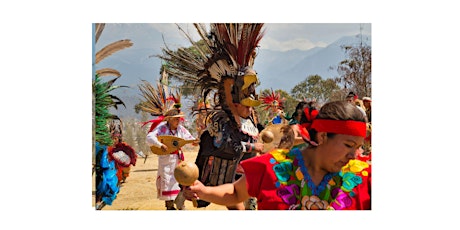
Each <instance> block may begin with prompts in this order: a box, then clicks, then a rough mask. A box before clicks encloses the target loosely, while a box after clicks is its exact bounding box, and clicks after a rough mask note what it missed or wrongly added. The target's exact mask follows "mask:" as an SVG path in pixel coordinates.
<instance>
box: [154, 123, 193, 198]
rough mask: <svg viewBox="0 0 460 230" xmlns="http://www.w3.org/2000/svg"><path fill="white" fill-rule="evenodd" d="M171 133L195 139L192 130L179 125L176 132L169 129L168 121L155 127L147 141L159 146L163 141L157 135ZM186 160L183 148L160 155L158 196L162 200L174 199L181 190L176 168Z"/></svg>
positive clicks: (157, 183)
mask: <svg viewBox="0 0 460 230" xmlns="http://www.w3.org/2000/svg"><path fill="white" fill-rule="evenodd" d="M160 135H170V136H176V137H180V138H183V139H186V140H193V139H195V138H194V137H193V136H192V135H191V134H190V132H189V131H188V130H187V129H185V128H184V126H182V125H179V126H178V127H177V130H176V132H173V131H172V130H170V129H169V126H168V124H167V123H166V122H162V123H160V124H159V125H158V126H157V127H155V128H154V129H153V130H152V132H150V133H149V134H148V135H147V143H148V144H149V146H150V145H154V146H157V147H160V146H161V142H159V141H158V139H157V136H160ZM183 160H184V154H183V153H182V150H179V151H175V152H173V153H171V154H168V155H158V173H157V180H156V186H157V192H158V193H157V198H158V199H160V200H174V199H176V197H177V194H179V192H180V190H181V189H180V187H179V183H177V181H176V179H175V178H174V169H175V168H176V166H177V165H178V164H179V163H180V162H181V161H183Z"/></svg>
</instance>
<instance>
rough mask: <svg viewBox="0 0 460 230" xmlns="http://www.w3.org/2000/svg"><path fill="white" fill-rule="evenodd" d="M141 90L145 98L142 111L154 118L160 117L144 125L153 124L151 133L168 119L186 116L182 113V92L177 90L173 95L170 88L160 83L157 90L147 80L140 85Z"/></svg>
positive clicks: (141, 107)
mask: <svg viewBox="0 0 460 230" xmlns="http://www.w3.org/2000/svg"><path fill="white" fill-rule="evenodd" d="M139 90H140V91H141V93H142V96H143V98H144V100H142V101H141V104H140V109H141V110H142V111H145V112H148V113H150V114H151V115H152V116H158V118H157V119H154V120H150V121H147V122H145V123H143V126H144V125H146V124H147V123H152V126H151V127H150V130H149V132H150V131H152V130H153V129H154V128H155V127H156V126H157V125H158V124H159V123H160V122H161V121H163V120H164V119H165V118H167V117H183V116H184V114H183V113H182V112H181V111H180V109H181V103H180V99H181V93H180V91H178V90H177V91H176V92H175V93H173V92H172V91H170V90H169V88H168V86H166V85H163V84H161V83H159V82H158V83H157V87H156V88H155V87H154V86H153V85H152V84H151V83H150V82H148V81H145V80H144V81H142V85H139Z"/></svg>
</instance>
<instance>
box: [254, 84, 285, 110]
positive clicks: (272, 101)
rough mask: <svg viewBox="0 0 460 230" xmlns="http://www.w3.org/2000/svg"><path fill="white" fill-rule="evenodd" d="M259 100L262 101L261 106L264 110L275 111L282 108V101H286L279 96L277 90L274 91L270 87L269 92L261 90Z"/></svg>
mask: <svg viewBox="0 0 460 230" xmlns="http://www.w3.org/2000/svg"><path fill="white" fill-rule="evenodd" d="M260 100H261V101H262V106H263V107H264V110H274V111H276V110H277V109H283V108H284V102H285V101H286V98H281V95H280V93H279V92H278V93H275V91H273V89H271V92H267V91H265V92H263V93H262V95H261V96H260Z"/></svg>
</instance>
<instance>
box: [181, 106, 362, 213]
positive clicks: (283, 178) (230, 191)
mask: <svg viewBox="0 0 460 230" xmlns="http://www.w3.org/2000/svg"><path fill="white" fill-rule="evenodd" d="M309 131H310V137H311V139H309V140H306V141H308V143H309V145H308V147H306V148H303V149H302V150H299V149H298V148H292V149H291V150H288V149H275V150H273V151H271V152H268V153H266V154H263V155H261V156H259V157H256V158H251V159H248V160H245V161H242V162H241V165H242V167H243V169H244V172H245V174H244V176H243V177H241V178H240V179H239V180H237V181H235V182H233V183H231V184H224V185H220V186H217V187H207V186H204V185H203V184H202V183H201V182H199V181H195V183H194V184H193V185H192V186H190V187H188V188H186V189H185V191H184V193H185V196H186V198H187V199H191V198H193V197H195V198H198V197H199V198H200V199H202V200H206V201H209V202H212V203H216V204H221V205H230V204H235V203H238V202H241V201H243V200H245V199H247V198H248V197H256V198H257V202H258V209H259V210H262V209H265V210H290V209H292V210H370V209H371V195H370V194H371V166H370V165H369V164H367V163H366V162H362V161H359V160H356V159H355V152H356V150H357V149H358V148H360V147H361V146H362V145H363V142H364V138H365V137H366V117H365V116H364V115H363V114H362V113H361V111H360V110H358V109H357V108H356V106H354V105H353V104H351V103H347V102H346V101H336V102H329V103H327V104H325V105H324V106H323V107H321V110H320V112H319V114H318V116H317V117H316V119H315V120H314V121H313V123H312V126H311V129H310V130H309Z"/></svg>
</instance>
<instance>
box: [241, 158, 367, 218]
mask: <svg viewBox="0 0 460 230" xmlns="http://www.w3.org/2000/svg"><path fill="white" fill-rule="evenodd" d="M271 158H272V155H271V154H270V153H267V154H264V155H261V156H259V157H255V158H250V159H247V160H244V161H242V162H241V166H242V167H243V169H244V172H245V176H246V181H247V184H246V186H247V189H248V194H249V195H250V196H252V197H256V198H257V205H258V206H257V207H258V209H259V210H287V209H289V205H288V204H286V203H285V202H284V201H283V200H282V199H281V198H280V197H279V196H278V195H277V188H276V185H275V184H276V182H277V181H278V178H277V177H276V175H275V172H274V170H273V164H272V163H271V162H270V159H271ZM363 171H366V172H367V173H368V176H363V177H362V178H363V181H362V183H361V184H359V185H358V186H356V187H355V188H354V189H353V193H354V196H353V197H352V199H351V200H352V204H351V206H350V207H347V208H345V209H344V210H370V209H371V197H370V194H371V171H372V170H371V166H370V165H369V167H368V168H366V169H364V170H363ZM328 202H329V201H328ZM333 202H334V201H333Z"/></svg>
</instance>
